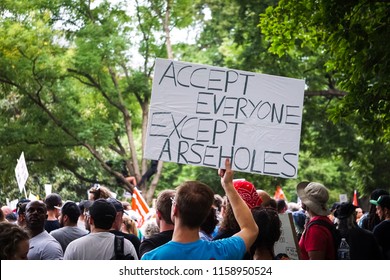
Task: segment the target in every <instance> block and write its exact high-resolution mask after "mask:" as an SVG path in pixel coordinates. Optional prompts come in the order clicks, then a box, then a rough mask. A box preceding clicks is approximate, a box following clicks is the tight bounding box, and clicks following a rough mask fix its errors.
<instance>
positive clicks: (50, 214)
mask: <svg viewBox="0 0 390 280" xmlns="http://www.w3.org/2000/svg"><path fill="white" fill-rule="evenodd" d="M47 220H48V221H55V220H57V217H56V215H55V213H54V212H52V211H47Z"/></svg>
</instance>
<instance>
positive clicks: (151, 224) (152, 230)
mask: <svg viewBox="0 0 390 280" xmlns="http://www.w3.org/2000/svg"><path fill="white" fill-rule="evenodd" d="M142 229H143V235H144V238H150V237H152V236H153V235H155V234H157V233H159V232H160V229H159V227H158V225H157V224H156V222H155V221H147V222H146V223H145V224H144V225H143V226H142Z"/></svg>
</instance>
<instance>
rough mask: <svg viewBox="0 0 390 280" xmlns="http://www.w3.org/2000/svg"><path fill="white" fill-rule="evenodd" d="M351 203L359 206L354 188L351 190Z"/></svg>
mask: <svg viewBox="0 0 390 280" xmlns="http://www.w3.org/2000/svg"><path fill="white" fill-rule="evenodd" d="M352 204H353V205H354V206H356V207H358V206H359V203H358V198H357V192H356V190H355V191H354V192H353V201H352Z"/></svg>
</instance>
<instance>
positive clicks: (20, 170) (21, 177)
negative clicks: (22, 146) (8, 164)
mask: <svg viewBox="0 0 390 280" xmlns="http://www.w3.org/2000/svg"><path fill="white" fill-rule="evenodd" d="M15 176H16V181H17V182H18V186H19V191H20V192H23V190H24V185H25V184H26V181H27V178H28V170H27V165H26V161H25V159H24V153H23V152H22V154H21V155H20V158H19V159H18V163H17V165H16V168H15Z"/></svg>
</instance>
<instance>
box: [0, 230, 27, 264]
mask: <svg viewBox="0 0 390 280" xmlns="http://www.w3.org/2000/svg"><path fill="white" fill-rule="evenodd" d="M28 239H30V236H29V235H28V232H27V231H25V230H24V229H22V228H21V227H19V226H17V225H15V224H11V223H6V222H3V223H0V259H1V260H11V259H12V258H13V256H14V254H15V252H16V251H17V247H18V245H19V242H20V241H22V240H28Z"/></svg>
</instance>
